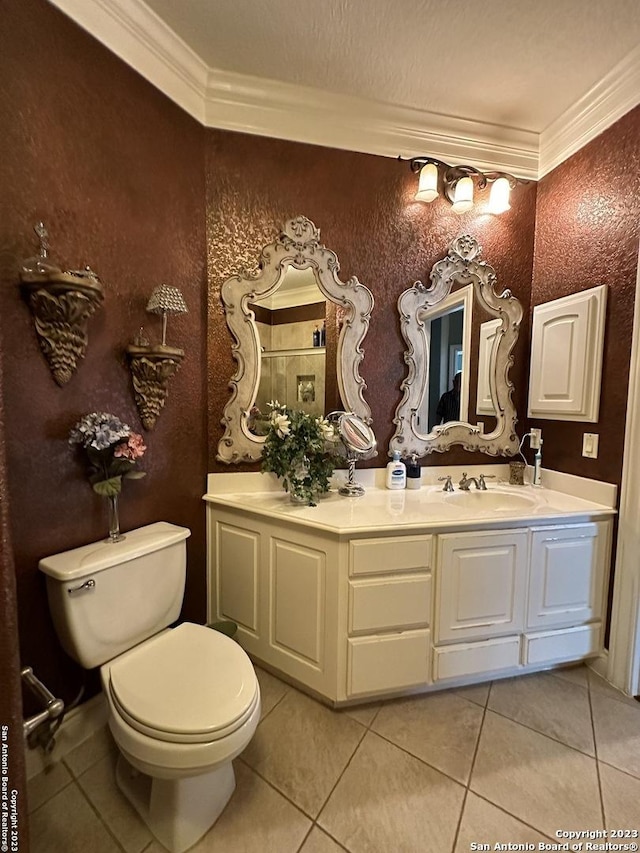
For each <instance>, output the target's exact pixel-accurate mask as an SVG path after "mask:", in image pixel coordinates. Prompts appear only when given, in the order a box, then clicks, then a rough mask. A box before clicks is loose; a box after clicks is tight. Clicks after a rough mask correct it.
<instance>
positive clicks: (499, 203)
mask: <svg viewBox="0 0 640 853" xmlns="http://www.w3.org/2000/svg"><path fill="white" fill-rule="evenodd" d="M510 192H511V187H510V186H509V179H508V178H498V179H497V180H496V181H494V182H493V186H492V187H491V195H490V196H489V213H504V212H505V210H510V209H511V205H510V204H509V193H510Z"/></svg>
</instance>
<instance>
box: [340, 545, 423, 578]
mask: <svg viewBox="0 0 640 853" xmlns="http://www.w3.org/2000/svg"><path fill="white" fill-rule="evenodd" d="M432 545H433V537H432V536H392V537H390V538H387V539H358V540H356V541H353V542H350V543H349V574H350V575H351V576H352V577H353V576H355V575H379V574H385V573H388V572H425V571H429V570H430V569H431V551H432Z"/></svg>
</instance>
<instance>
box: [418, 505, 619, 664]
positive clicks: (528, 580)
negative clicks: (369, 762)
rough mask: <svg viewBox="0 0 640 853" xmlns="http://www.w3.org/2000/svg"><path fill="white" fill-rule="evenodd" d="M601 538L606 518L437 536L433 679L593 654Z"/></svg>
mask: <svg viewBox="0 0 640 853" xmlns="http://www.w3.org/2000/svg"><path fill="white" fill-rule="evenodd" d="M610 537H611V522H610V521H600V522H594V523H588V524H572V525H555V526H548V527H532V528H531V529H530V530H511V531H505V532H502V533H494V532H486V533H482V532H475V533H455V534H445V535H443V536H440V537H438V538H439V545H438V564H437V577H438V583H437V587H438V593H437V607H436V614H435V626H436V630H435V635H434V651H433V677H434V680H435V681H441V680H446V679H453V678H461V677H467V676H473V675H477V674H482V673H485V674H491V673H498V672H500V671H501V670H508V669H512V668H514V667H529V666H531V667H533V666H542V665H552V664H554V663H563V662H567V661H572V660H580V659H582V658H586V657H589V656H590V655H594V654H597V653H598V651H599V650H600V648H601V639H602V637H601V635H602V627H603V620H604V615H605V614H604V605H605V591H606V582H607V578H608V567H609V563H608V554H609V551H610V546H611V539H610ZM465 640H466V641H467V642H464V641H465ZM475 640H484V641H481V642H471V641H475ZM461 641H462V642H461Z"/></svg>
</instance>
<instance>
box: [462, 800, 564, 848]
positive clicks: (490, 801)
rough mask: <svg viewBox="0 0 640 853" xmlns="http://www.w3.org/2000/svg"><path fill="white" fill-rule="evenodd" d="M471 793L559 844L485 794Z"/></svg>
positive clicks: (556, 840)
mask: <svg viewBox="0 0 640 853" xmlns="http://www.w3.org/2000/svg"><path fill="white" fill-rule="evenodd" d="M471 793H472V794H473V795H474V796H475V797H478V798H479V799H481V800H484V802H485V803H488V804H489V805H490V806H493V808H494V809H498V811H501V812H502V813H503V814H506V815H507V816H508V817H512V818H513V819H514V820H517V821H518V823H521V824H522V825H523V826H526V827H527V828H528V829H531V830H533V831H534V832H537V833H539V834H540V835H541V836H542V837H543V838H548V839H549V841H553V842H554V843H555V844H557V843H558V839H557V838H551V836H550V835H546V833H544V832H543V831H542V830H541V829H538V827H537V826H534V825H533V824H532V823H528V822H527V821H526V820H523V819H522V818H521V817H518V815H515V814H512V813H511V812H508V811H507V810H506V809H505V808H504V806H500V805H498V803H494V802H493V801H492V800H490V799H489V798H488V797H487V796H486V795H485V794H479V793H478V792H477V791H471Z"/></svg>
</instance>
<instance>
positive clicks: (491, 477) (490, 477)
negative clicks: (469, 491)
mask: <svg viewBox="0 0 640 853" xmlns="http://www.w3.org/2000/svg"><path fill="white" fill-rule="evenodd" d="M495 478H496V477H495V474H479V475H478V488H479V489H480V490H481V491H483V492H486V491H487V484H486V483H485V480H495Z"/></svg>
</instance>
